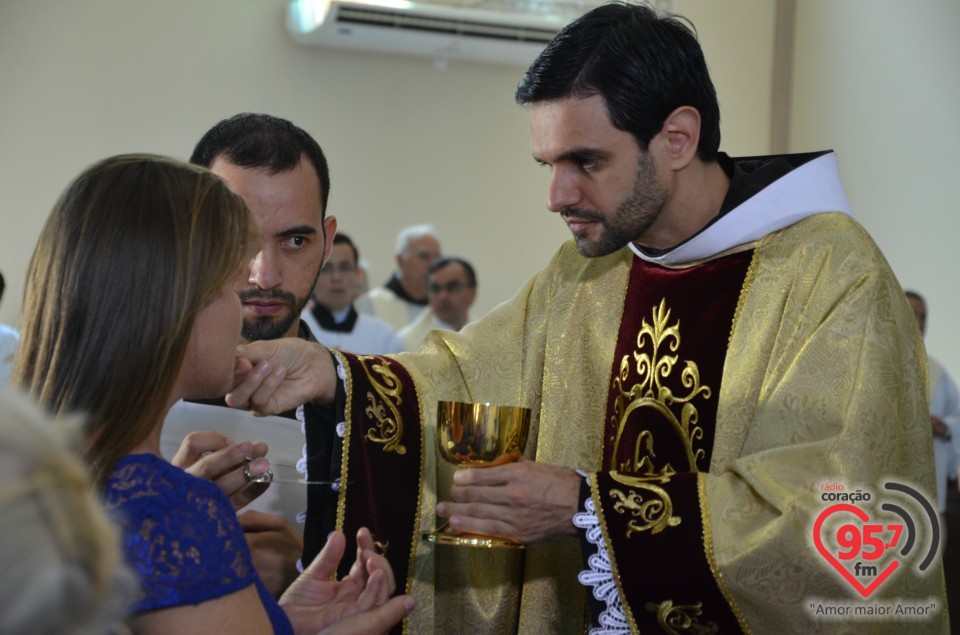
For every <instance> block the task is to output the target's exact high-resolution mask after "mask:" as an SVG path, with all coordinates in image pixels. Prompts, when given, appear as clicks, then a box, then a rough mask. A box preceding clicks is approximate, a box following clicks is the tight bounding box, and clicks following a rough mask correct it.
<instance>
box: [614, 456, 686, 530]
mask: <svg viewBox="0 0 960 635" xmlns="http://www.w3.org/2000/svg"><path fill="white" fill-rule="evenodd" d="M610 476H611V478H613V479H614V480H615V481H617V482H618V483H623V484H624V485H629V486H630V487H631V488H633V489H631V490H628V491H626V492H624V491H622V490H619V489H612V490H610V497H611V498H613V499H616V501H617V502H615V503H614V504H613V511H615V512H617V513H618V514H630V516H632V517H633V518H634V519H635V520H629V521H627V538H629V537H630V536H632V535H633V534H635V533H640V532H644V531H649V532H650V533H651V534H658V533H660V532H661V531H663V530H664V529H666V528H667V527H676V526H677V525H679V524H680V522H681V520H682V519H681V518H680V517H679V516H674V515H673V501H672V500H671V499H670V494H668V493H667V491H666V490H665V489H663V488H662V487H660V486H659V485H657V483H666V482H667V481H669V480H670V477H669V476H662V477H658V478H652V479H644V478H636V477H630V476H626V475H623V474H620V473H617V472H611V473H610ZM636 490H641V491H636ZM645 495H646V496H645Z"/></svg>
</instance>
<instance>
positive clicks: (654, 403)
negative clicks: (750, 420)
mask: <svg viewBox="0 0 960 635" xmlns="http://www.w3.org/2000/svg"><path fill="white" fill-rule="evenodd" d="M652 313H653V315H652V318H653V322H652V324H651V323H648V322H647V320H646V319H644V320H643V322H641V324H640V332H639V333H638V334H637V345H636V351H634V352H633V353H632V354H630V355H624V356H623V358H622V359H621V360H620V369H619V371H618V373H617V376H616V377H615V378H614V380H613V386H614V388H615V389H616V390H617V396H616V398H615V400H614V412H613V418H614V423H615V424H616V430H617V433H616V437H615V440H614V444H613V454H612V458H611V463H612V465H610V469H611V470H619V471H622V472H635V473H638V474H645V475H653V474H673V473H674V472H675V469H674V468H673V466H672V465H670V464H669V463H667V464H666V465H664V466H662V467H659V468H658V467H657V466H656V465H655V464H654V463H653V459H654V458H655V457H656V452H655V451H654V438H653V434H652V433H651V432H650V430H642V431H640V434H639V435H638V436H637V440H636V443H635V444H634V448H633V453H632V456H631V457H630V458H629V459H626V460H623V461H621V462H620V464H619V465H617V461H618V457H619V456H620V454H619V450H620V440H621V437H622V436H623V433H624V430H625V428H626V426H627V421H628V419H629V417H630V415H631V414H632V413H633V412H634V411H635V410H637V409H640V408H650V409H653V410H655V411H656V412H657V413H658V414H660V415H661V416H662V417H663V418H665V419H666V420H667V421H668V422H669V423H670V425H671V427H672V428H673V430H674V431H675V432H676V434H677V436H678V437H679V439H680V440H681V442H682V443H683V447H684V450H685V453H686V459H687V463H688V465H687V466H686V467H687V468H688V469H689V471H692V472H696V471H698V469H697V461H698V460H699V459H702V458H703V457H704V456H706V452H705V451H704V449H703V448H698V449H696V450H694V448H693V446H694V443H695V442H696V441H699V440H701V439H702V438H703V428H701V427H700V426H699V425H698V423H699V417H700V414H699V412H698V410H697V407H696V405H695V404H694V399H696V398H697V397H702V398H703V399H709V398H710V397H711V395H712V393H713V391H712V390H711V389H710V387H709V386H701V385H700V369H699V367H698V366H697V363H696V362H694V361H691V360H686V361H685V362H684V366H683V370H681V371H680V383H681V384H682V385H683V387H684V388H686V389H687V390H688V392H687V394H686V395H683V396H680V395H675V394H674V393H673V390H671V389H670V387H669V386H666V385H665V380H666V379H668V378H669V377H670V376H671V375H673V373H674V370H675V369H676V366H677V362H678V360H679V355H676V354H671V353H676V352H677V351H678V350H679V348H680V320H677V321H676V322H675V323H674V324H670V309H668V308H667V301H666V299H662V300H660V305H659V306H657V307H655V308H654V309H653V311H652ZM631 357H632V358H633V362H634V368H635V370H636V373H637V377H638V380H637V382H636V383H635V384H633V385H632V386H629V387H628V386H627V382H628V380H629V378H630V370H631V365H630V360H631ZM677 405H679V406H680V416H679V417H677V415H676V414H674V410H673V409H672V408H671V406H674V407H675V406H677ZM684 471H686V470H684Z"/></svg>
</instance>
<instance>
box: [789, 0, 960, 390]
mask: <svg viewBox="0 0 960 635" xmlns="http://www.w3.org/2000/svg"><path fill="white" fill-rule="evenodd" d="M958 33H960V2H957V1H956V0H918V1H915V2H909V3H905V2H898V1H895V0H844V1H843V2H837V1H836V0H802V1H801V2H797V37H796V52H795V55H796V58H795V62H796V72H795V76H794V79H795V83H794V90H793V97H794V100H793V104H792V126H791V130H790V136H791V145H792V149H793V150H794V151H804V150H812V149H816V148H826V147H832V148H835V149H836V150H837V152H838V155H839V158H840V169H841V173H842V175H843V179H844V182H845V187H846V190H847V195H848V197H849V198H850V202H851V204H852V206H853V210H854V213H855V214H856V215H857V217H858V218H859V220H860V222H861V223H863V225H864V226H866V228H867V229H868V230H869V231H870V233H871V234H872V235H873V237H874V239H875V240H876V241H877V243H878V244H879V245H880V248H881V249H882V250H883V252H884V253H885V254H886V256H887V259H888V260H889V262H890V264H891V266H892V267H893V269H894V271H895V272H896V274H897V277H898V278H899V279H900V282H901V284H903V285H904V286H905V287H911V288H914V289H916V290H918V291H920V293H921V294H923V295H925V296H926V298H927V303H928V305H929V307H928V312H929V314H930V317H929V319H928V327H927V348H928V349H929V350H930V352H931V354H932V355H934V356H935V357H938V358H939V359H940V361H942V362H943V363H944V364H945V365H946V366H947V367H948V368H949V369H951V370H952V371H953V373H954V375H955V376H956V375H957V374H958V373H960V337H957V335H956V332H957V328H956V325H957V324H958V323H960V293H958V286H957V271H958V253H957V249H956V245H957V240H958V237H960V203H958V197H957V194H956V184H957V182H958V180H960V153H958V145H960V71H958V66H957V65H958V62H960V37H957V34H958Z"/></svg>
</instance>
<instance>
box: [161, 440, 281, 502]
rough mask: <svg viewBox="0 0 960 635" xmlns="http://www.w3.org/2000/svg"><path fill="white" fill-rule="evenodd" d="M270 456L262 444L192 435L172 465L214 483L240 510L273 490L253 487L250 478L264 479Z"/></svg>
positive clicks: (264, 484)
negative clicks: (262, 476)
mask: <svg viewBox="0 0 960 635" xmlns="http://www.w3.org/2000/svg"><path fill="white" fill-rule="evenodd" d="M266 454H267V444H266V443H263V442H260V441H258V442H256V443H253V442H250V441H241V442H240V443H234V442H233V441H232V440H231V439H230V438H229V437H225V436H224V435H222V434H220V433H218V432H191V433H190V434H188V435H187V436H185V437H184V438H183V441H182V442H181V443H180V448H179V449H178V450H177V453H176V455H174V457H173V459H172V460H171V461H170V462H171V463H173V464H174V465H176V466H177V467H179V468H182V469H183V470H185V471H186V472H189V473H190V474H193V475H194V476H196V477H198V478H202V479H204V480H207V481H212V482H213V484H214V485H216V486H217V487H219V488H220V490H221V491H222V492H223V493H224V494H226V495H227V497H228V498H229V499H230V502H231V503H232V504H233V508H234V509H240V508H241V507H243V506H244V505H246V504H248V503H249V502H250V501H252V500H254V499H255V498H257V497H258V496H260V495H261V494H263V493H264V492H265V491H267V488H268V487H270V484H269V483H251V482H250V479H249V478H248V477H247V474H250V475H251V476H254V477H256V476H260V475H261V474H263V473H264V472H266V471H267V470H269V469H270V461H268V460H267V459H266V458H264V457H265V456H266ZM251 459H253V460H251Z"/></svg>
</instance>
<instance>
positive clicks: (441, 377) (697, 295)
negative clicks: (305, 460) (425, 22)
mask: <svg viewBox="0 0 960 635" xmlns="http://www.w3.org/2000/svg"><path fill="white" fill-rule="evenodd" d="M516 97H517V101H518V102H519V103H521V104H524V105H528V106H529V108H530V130H531V140H532V149H533V156H534V158H535V159H536V160H537V161H538V162H539V163H540V164H542V165H543V166H545V167H546V168H547V169H549V170H550V172H551V179H550V184H549V189H548V192H547V207H548V209H549V210H550V211H551V212H554V213H556V214H558V215H559V216H560V217H561V218H562V219H563V220H564V222H566V223H567V225H568V226H569V227H570V230H571V233H572V234H573V241H572V242H571V243H568V244H565V245H563V246H562V247H561V248H560V250H559V251H558V252H557V254H556V255H555V256H554V258H553V260H552V261H551V262H550V263H549V264H548V265H547V266H546V267H545V268H544V269H543V270H542V271H541V272H540V273H538V274H536V275H535V276H534V277H533V278H532V279H530V280H529V281H528V282H527V283H526V284H525V285H524V286H523V287H522V288H521V289H520V291H519V293H518V294H517V295H516V296H515V298H514V299H513V300H512V301H510V302H507V303H504V304H502V305H500V306H499V307H497V308H496V309H494V310H493V311H492V312H491V313H490V314H488V315H487V316H485V317H484V318H482V319H480V320H477V321H475V322H473V323H472V324H470V325H468V326H467V327H466V328H464V329H463V331H461V332H460V333H451V332H445V331H434V332H433V333H432V334H431V335H430V336H429V337H428V338H427V341H426V342H425V343H424V345H423V347H422V348H421V349H420V351H419V352H418V353H417V354H415V355H400V356H397V357H396V358H395V359H394V358H388V357H384V358H373V359H371V358H356V357H353V356H349V355H341V356H338V357H337V363H338V364H339V365H340V368H341V370H340V377H341V378H339V379H338V376H337V373H336V372H335V370H334V366H333V365H332V364H330V360H329V356H328V354H327V353H326V351H324V350H322V349H320V348H319V347H312V348H311V347H309V346H305V345H300V344H299V343H296V342H289V341H278V342H271V343H264V342H260V343H256V344H253V345H250V346H247V347H243V351H242V353H241V355H242V357H243V358H244V359H246V360H247V361H246V362H245V363H244V364H243V366H244V368H243V370H247V369H250V370H248V372H246V374H245V377H244V379H243V380H242V381H241V382H240V383H238V385H237V386H236V387H235V389H234V391H233V392H232V393H231V394H230V395H229V396H228V401H229V402H230V403H231V404H232V405H235V406H238V407H250V408H253V409H254V410H258V411H272V410H273V409H275V408H278V407H283V404H285V403H289V402H290V401H295V400H297V399H301V398H303V396H304V395H308V396H311V397H315V398H317V399H319V400H321V401H323V402H330V401H332V399H333V397H334V394H335V392H336V391H337V390H338V388H339V389H340V390H342V386H346V391H347V398H346V401H345V416H346V421H347V425H348V426H362V427H366V428H367V429H368V430H369V432H370V435H371V436H372V437H376V438H381V437H383V436H387V437H390V438H393V436H396V431H397V430H401V431H404V433H407V431H408V430H409V429H410V428H418V427H420V426H422V429H423V430H424V432H425V434H426V441H425V442H424V447H427V448H429V447H430V444H431V443H432V440H431V435H433V433H434V429H433V425H434V422H435V420H436V404H437V401H438V400H455V401H466V402H492V403H495V404H504V405H518V406H526V407H529V408H530V409H531V410H532V428H531V434H530V439H529V442H528V444H527V448H526V454H525V460H523V461H520V462H518V463H512V464H507V465H501V466H497V467H489V468H485V469H462V470H459V471H456V472H455V473H454V474H453V475H452V477H451V475H450V471H451V470H448V469H447V468H446V467H445V466H443V465H438V466H435V465H433V464H432V463H431V462H430V456H431V455H430V454H429V453H428V454H425V460H424V467H423V474H425V475H426V476H425V480H426V486H425V487H424V488H423V490H422V493H421V496H420V499H419V502H420V503H421V506H420V514H421V516H420V521H421V523H420V526H419V529H420V530H421V531H422V530H428V529H432V528H433V527H434V523H435V521H436V518H435V515H434V512H436V516H439V517H442V518H446V519H447V521H448V522H449V526H450V527H451V528H453V529H454V530H458V531H463V532H468V533H479V534H486V535H491V536H497V537H502V538H506V539H509V540H513V541H515V542H519V543H522V544H524V545H525V546H526V549H525V550H523V551H519V550H474V551H471V550H468V549H458V548H450V547H444V546H438V547H436V548H434V547H432V546H431V545H429V543H422V542H421V544H420V546H419V547H418V548H417V553H416V565H415V573H416V576H417V577H416V581H417V582H418V583H422V584H419V585H417V586H415V587H414V594H415V595H416V596H417V600H418V604H417V610H416V611H415V613H414V614H413V615H412V616H411V617H410V618H409V620H410V624H411V627H412V632H418V633H420V632H431V631H436V632H444V633H454V632H464V633H492V632H520V633H533V632H545V633H583V632H584V628H585V624H584V621H585V618H586V619H587V620H588V621H589V622H590V623H591V624H592V625H593V626H594V627H602V629H603V630H602V632H603V633H605V634H607V633H630V632H633V633H637V632H642V633H648V632H669V633H675V632H681V631H683V632H721V633H732V632H763V633H772V632H776V633H820V632H836V631H837V626H838V622H836V621H830V620H824V619H823V618H822V617H819V616H818V615H817V614H816V613H815V612H813V611H811V610H810V606H811V605H812V603H813V602H814V601H815V600H816V599H817V598H833V599H834V601H835V602H838V603H850V602H852V601H853V600H855V599H863V598H860V596H859V595H857V593H856V591H855V589H854V587H852V586H851V585H850V584H849V583H848V580H846V579H844V577H843V576H842V575H841V573H840V572H839V571H837V570H835V568H834V567H832V566H831V565H830V563H829V562H828V560H826V559H825V558H824V557H822V556H821V554H820V553H818V551H817V549H816V548H815V547H814V544H813V542H814V540H813V537H812V536H811V528H812V527H814V526H815V521H816V520H817V519H818V518H819V515H820V514H822V513H823V511H824V509H825V507H826V503H824V500H825V499H824V498H823V497H822V491H821V487H823V486H824V485H825V484H827V483H830V484H837V483H839V484H844V485H846V486H847V487H848V488H849V489H850V490H851V491H852V490H853V489H854V488H869V489H870V490H873V491H877V490H879V489H880V488H881V486H882V484H883V483H884V482H886V481H887V479H889V480H892V481H896V482H900V483H910V484H911V485H912V486H913V487H915V488H917V489H918V490H919V491H920V492H921V493H923V494H925V495H926V496H930V495H931V494H932V492H934V487H933V469H932V457H931V441H930V436H931V434H930V424H929V417H928V413H927V405H926V401H927V397H926V384H925V379H924V375H923V373H922V371H918V369H920V368H922V367H923V348H922V342H921V340H920V336H919V332H918V330H917V328H916V326H915V325H914V318H913V315H912V313H911V311H910V308H909V306H908V305H907V303H906V300H905V298H904V297H903V293H902V291H901V290H900V287H899V285H898V283H897V281H896V279H895V277H894V276H893V274H892V272H891V271H890V268H889V266H888V265H887V263H886V261H885V260H884V258H883V256H882V255H881V254H880V252H879V250H878V249H877V247H876V245H875V244H874V243H873V241H872V240H871V239H870V238H869V236H868V235H867V234H866V232H865V231H864V230H863V228H862V227H860V226H859V225H858V224H857V223H856V222H855V221H854V220H853V219H852V217H851V212H850V208H849V205H848V203H847V199H846V197H845V195H844V192H843V189H842V187H841V184H840V180H839V176H838V171H837V158H836V155H835V154H834V153H833V152H829V151H827V152H817V153H810V154H803V155H785V156H777V157H753V158H747V159H733V158H730V157H728V156H726V155H725V154H723V153H720V152H719V144H720V128H719V107H718V103H717V98H716V93H715V90H714V87H713V83H712V81H711V80H710V76H709V73H708V71H707V66H706V62H705V60H704V58H703V52H702V50H701V48H700V45H699V43H698V42H697V40H696V37H695V35H694V34H693V32H692V30H691V29H690V28H689V27H687V26H686V25H685V24H684V23H682V22H681V21H679V20H677V19H676V18H673V17H662V16H659V15H657V14H656V13H655V12H654V11H652V10H651V9H649V8H647V7H645V6H642V5H638V6H630V5H625V4H608V5H604V6H602V7H599V8H597V9H594V10H592V11H590V12H589V13H587V14H586V15H584V16H583V17H581V18H579V19H577V20H575V21H574V22H572V23H571V24H569V25H568V26H567V27H565V28H564V29H563V30H562V31H561V32H560V33H559V34H558V35H557V37H556V38H554V40H553V41H552V42H551V43H550V44H549V45H548V46H547V47H546V49H545V50H544V52H543V53H542V54H541V55H540V57H539V58H538V59H537V60H536V61H535V62H534V63H533V65H532V66H531V67H530V69H529V70H528V71H527V73H526V74H525V76H524V78H523V80H522V81H521V83H520V86H519V88H518V90H517V95H516ZM276 368H284V370H285V371H286V372H287V373H288V375H287V376H286V379H285V380H284V381H280V382H267V381H263V380H262V379H261V377H262V376H263V374H264V373H266V372H269V371H270V370H271V369H276ZM371 400H372V404H373V406H374V408H372V409H373V410H374V411H377V412H390V413H392V416H391V418H390V421H389V423H390V426H387V425H385V424H386V421H385V420H375V421H370V420H367V419H365V417H364V414H363V413H364V412H365V410H364V409H365V408H366V412H370V411H371V406H370V405H369V403H368V402H370V401H371ZM451 480H452V485H451V483H450V481H451ZM437 500H439V501H440V502H439V504H438V505H436V507H434V503H435V502H436V501H437ZM928 504H929V503H928ZM934 524H935V523H934ZM918 531H919V532H920V533H921V534H923V537H922V538H920V540H922V541H923V544H930V542H931V532H933V531H935V530H934V528H933V527H931V526H929V523H927V526H925V527H922V528H920V527H918ZM933 540H935V536H934V537H933ZM912 564H913V563H911V566H910V567H901V569H900V570H898V571H897V572H896V576H895V577H894V576H892V575H891V576H890V577H888V578H886V577H885V578H884V579H883V580H881V581H880V584H882V586H879V587H878V588H877V590H876V591H875V592H874V593H873V595H871V596H870V603H871V604H873V603H875V602H879V603H890V602H894V601H897V602H900V603H903V602H904V601H907V602H908V603H912V604H915V605H924V606H931V605H935V606H937V607H939V609H938V610H937V611H934V612H932V613H931V614H928V615H927V616H926V617H925V618H924V619H920V620H910V621H909V622H904V621H903V618H891V619H885V620H874V621H871V622H870V623H869V624H868V625H866V626H863V628H865V629H868V630H870V632H873V633H881V632H883V633H887V632H889V633H899V632H904V630H909V631H910V632H936V633H941V632H944V631H945V629H946V623H947V615H946V611H945V606H946V601H945V600H946V598H945V591H944V584H943V572H942V565H941V564H940V560H939V559H932V566H929V568H927V567H923V566H921V567H916V566H912ZM916 564H920V563H916ZM928 564H930V563H928ZM891 566H893V565H891ZM851 575H852V574H851ZM433 585H435V593H434V586H433ZM434 601H435V603H434ZM842 627H843V628H847V627H850V624H848V623H846V622H844V623H843V624H842ZM853 628H854V629H855V628H856V626H854V627H853Z"/></svg>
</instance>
